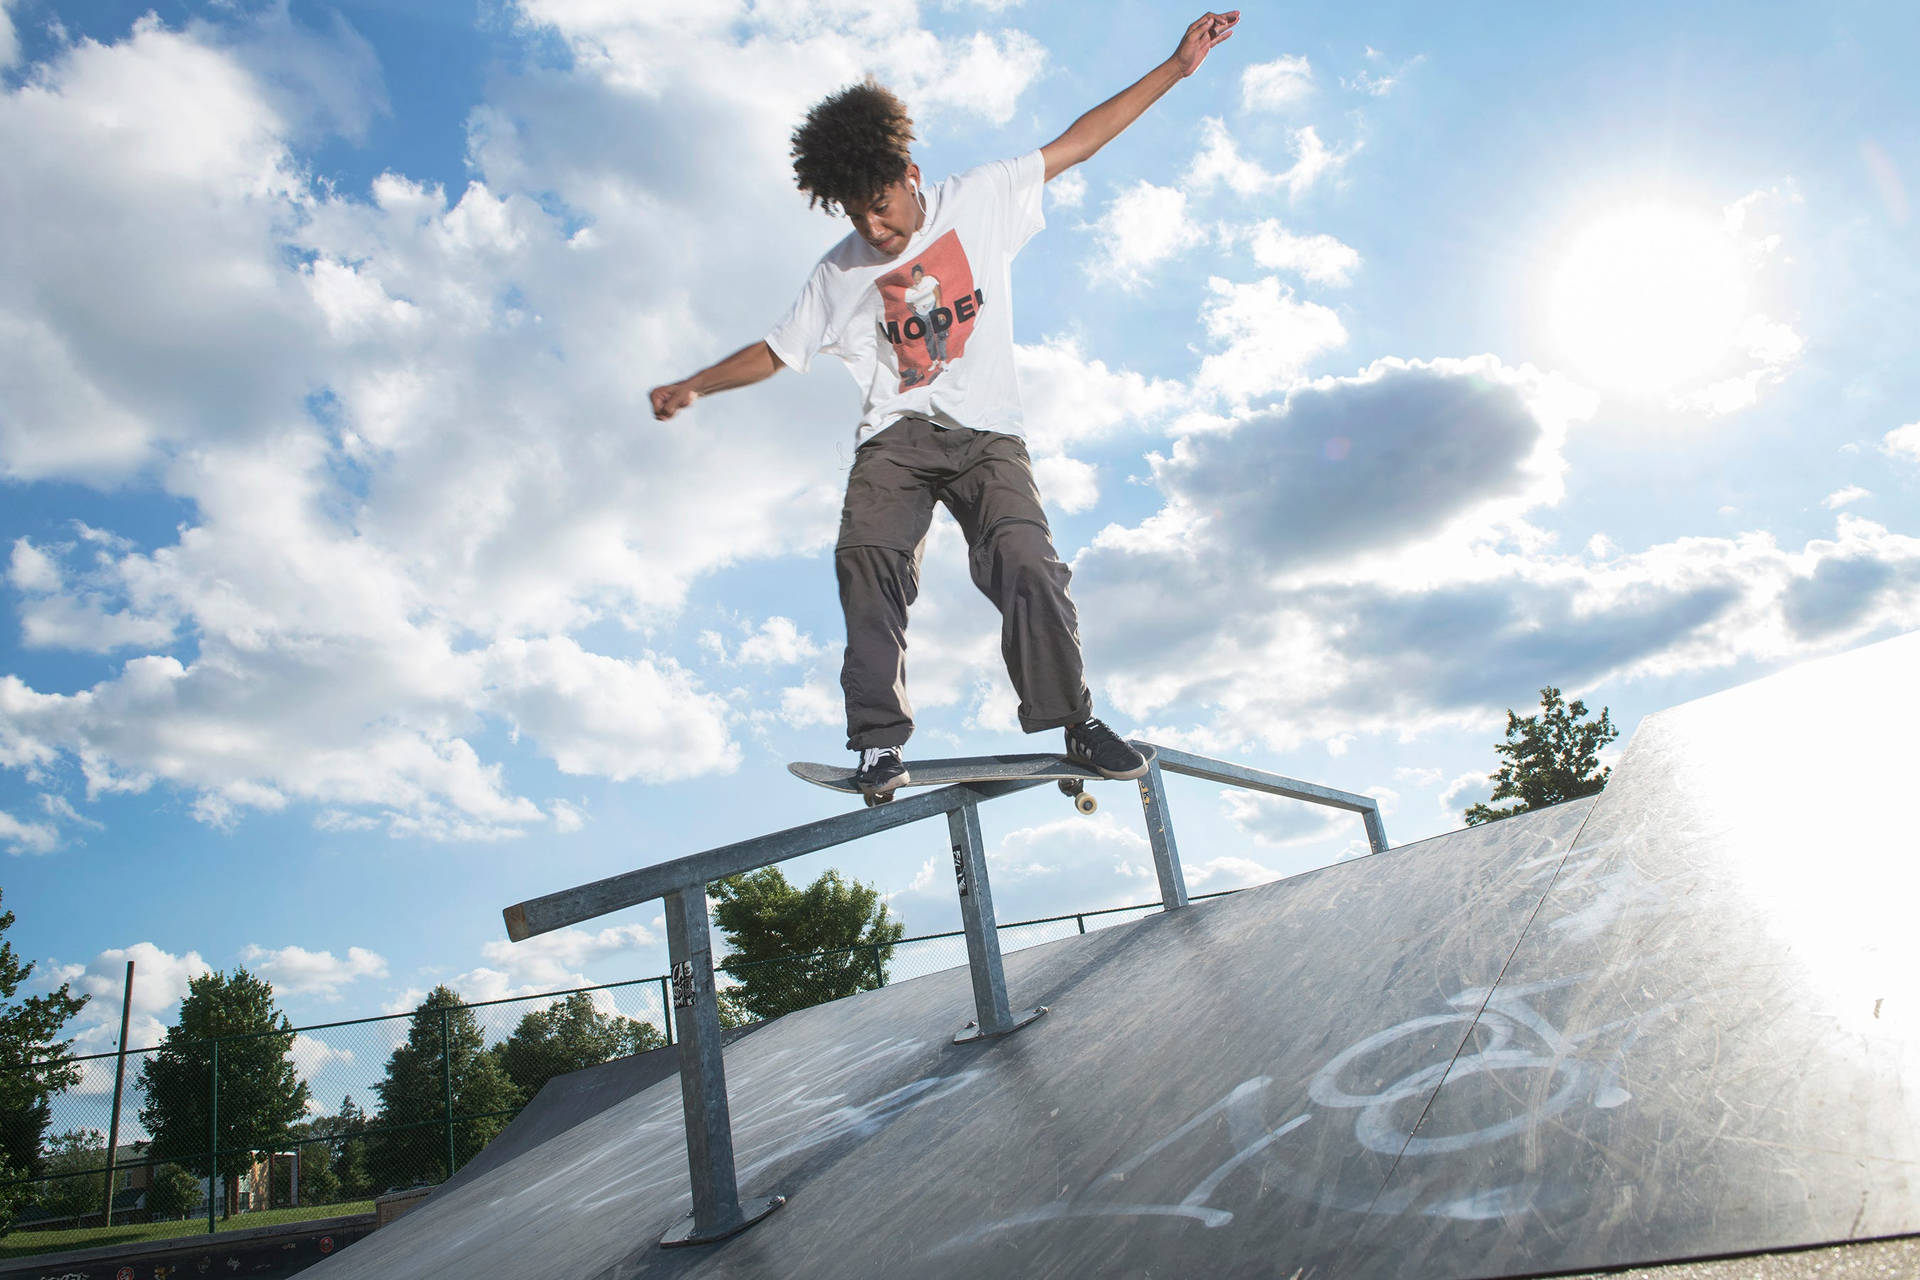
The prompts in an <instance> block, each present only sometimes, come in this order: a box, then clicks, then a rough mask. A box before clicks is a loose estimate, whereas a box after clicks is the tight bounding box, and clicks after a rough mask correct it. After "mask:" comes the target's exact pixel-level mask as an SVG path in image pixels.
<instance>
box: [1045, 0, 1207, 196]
mask: <svg viewBox="0 0 1920 1280" xmlns="http://www.w3.org/2000/svg"><path fill="white" fill-rule="evenodd" d="M1238 21H1240V11H1239V10H1238V9H1234V10H1232V11H1231V12H1228V13H1208V14H1203V15H1201V16H1200V17H1198V18H1196V19H1194V22H1193V25H1192V26H1190V27H1188V28H1187V34H1186V35H1184V36H1182V37H1181V38H1180V47H1179V48H1178V49H1175V50H1174V51H1173V56H1172V57H1171V58H1168V59H1167V60H1166V61H1165V62H1163V63H1161V64H1160V65H1159V66H1157V67H1155V68H1154V69H1153V70H1151V71H1149V72H1147V74H1146V75H1144V76H1141V77H1140V78H1139V79H1138V80H1136V81H1134V82H1133V84H1132V85H1130V86H1128V87H1127V88H1125V89H1122V90H1121V91H1120V92H1119V93H1116V94H1114V95H1113V96H1112V97H1111V98H1108V99H1107V100H1106V101H1105V102H1103V103H1101V104H1100V105H1099V106H1097V107H1095V108H1094V109H1093V110H1091V111H1089V112H1087V114H1085V115H1083V116H1081V117H1080V118H1079V119H1078V120H1075V121H1074V122H1073V123H1072V124H1071V125H1069V126H1068V127H1067V131H1066V132H1065V133H1063V134H1061V135H1060V136H1059V137H1057V138H1055V139H1054V140H1053V141H1052V142H1049V143H1048V144H1047V145H1046V146H1044V147H1042V148H1040V155H1041V158H1042V159H1044V160H1045V161H1046V162H1047V181H1049V182H1051V181H1053V179H1054V178H1056V177H1058V176H1059V175H1060V174H1063V173H1065V172H1066V171H1067V170H1068V169H1071V168H1072V167H1073V166H1074V165H1076V164H1079V163H1080V162H1081V161H1082V160H1085V159H1086V158H1087V157H1088V156H1091V155H1092V154H1093V153H1094V152H1096V151H1098V150H1099V149H1100V148H1102V147H1104V146H1106V145H1107V144H1108V143H1109V142H1112V141H1113V140H1114V139H1115V138H1116V137H1118V136H1119V134H1120V131H1121V130H1122V129H1124V128H1126V127H1127V126H1128V125H1130V124H1132V123H1133V122H1134V121H1135V120H1138V119H1139V118H1140V113H1141V112H1143V111H1145V110H1146V109H1147V108H1148V107H1150V106H1152V105H1153V104H1154V103H1156V102H1158V101H1159V100H1160V95H1161V94H1163V93H1165V92H1166V91H1167V90H1169V89H1171V88H1173V86H1174V85H1175V84H1176V83H1177V82H1179V81H1181V80H1184V79H1186V78H1187V77H1188V76H1190V75H1192V74H1193V73H1194V72H1196V71H1198V70H1199V69H1200V64H1201V63H1202V62H1205V61H1206V60H1207V54H1208V53H1210V52H1211V51H1212V49H1213V47H1214V46H1215V45H1217V44H1219V43H1220V42H1221V41H1223V40H1226V39H1227V38H1228V37H1230V36H1232V35H1233V24H1234V23H1236V22H1238Z"/></svg>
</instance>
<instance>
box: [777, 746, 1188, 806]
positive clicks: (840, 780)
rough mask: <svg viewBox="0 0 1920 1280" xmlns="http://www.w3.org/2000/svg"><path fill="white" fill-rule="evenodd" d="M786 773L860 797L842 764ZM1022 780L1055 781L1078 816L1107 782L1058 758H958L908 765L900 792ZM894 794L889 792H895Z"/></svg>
mask: <svg viewBox="0 0 1920 1280" xmlns="http://www.w3.org/2000/svg"><path fill="white" fill-rule="evenodd" d="M1134 747H1135V749H1136V750H1138V751H1139V752H1140V754H1141V755H1143V756H1145V757H1146V759H1147V762H1148V763H1152V761H1153V748H1152V747H1144V746H1141V745H1140V744H1139V743H1137V742H1136V743H1135V744H1134ZM787 772H789V773H791V774H792V775H793V776H794V777H796V778H800V779H802V780H803V781H806V782H811V783H812V784H813V785H814V786H816V787H825V788H826V789H827V790H829V791H840V792H844V793H846V794H847V795H850V796H857V795H862V794H863V793H862V792H861V790H860V788H859V787H858V786H857V785H855V783H854V781H853V775H854V773H855V770H853V769H849V768H847V767H846V766H845V765H838V764H815V763H813V762H812V761H807V760H802V761H800V762H798V763H796V764H790V765H788V766H787ZM1022 781H1034V782H1045V781H1052V782H1055V783H1057V784H1059V787H1060V790H1061V792H1062V793H1063V794H1065V795H1068V796H1071V797H1072V798H1073V807H1074V808H1076V809H1078V810H1079V811H1080V812H1081V813H1092V812H1093V811H1094V810H1095V809H1096V808H1098V807H1099V805H1098V804H1097V803H1096V802H1095V801H1094V798H1093V797H1092V796H1090V795H1088V794H1087V793H1086V790H1085V787H1086V784H1087V783H1089V782H1108V781H1111V779H1109V778H1107V777H1106V775H1104V774H1102V773H1099V772H1097V771H1095V770H1093V769H1089V768H1087V767H1086V766H1085V765H1082V764H1076V763H1074V762H1073V761H1071V760H1069V759H1067V758H1066V757H1065V756H1062V755H1021V756H959V757H956V758H954V759H951V760H908V761H907V780H906V781H905V782H903V783H901V784H900V787H949V786H953V785H955V784H956V783H962V782H1022ZM899 789H900V788H899V787H896V788H894V790H896V791H897V790H899ZM892 798H893V792H891V791H889V792H883V793H881V794H880V795H877V796H866V801H867V803H868V804H869V805H876V804H885V803H886V802H887V801H889V800H891V799H892Z"/></svg>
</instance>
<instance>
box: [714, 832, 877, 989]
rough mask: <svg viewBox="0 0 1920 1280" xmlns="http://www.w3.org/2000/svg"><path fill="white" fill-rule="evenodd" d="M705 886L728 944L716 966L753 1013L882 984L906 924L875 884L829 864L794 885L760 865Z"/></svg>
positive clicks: (776, 870) (774, 868) (777, 871)
mask: <svg viewBox="0 0 1920 1280" xmlns="http://www.w3.org/2000/svg"><path fill="white" fill-rule="evenodd" d="M710 891H711V893H712V894H713V897H714V899H715V901H716V905H715V907H714V920H715V922H716V923H718V924H719V926H720V928H721V930H722V931H724V932H725V934H726V936H727V945H728V946H729V947H731V948H732V950H731V951H729V952H728V953H727V955H726V956H725V957H723V958H722V960H721V962H720V967H721V968H723V969H725V970H726V971H727V973H728V974H729V975H730V976H732V977H733V979H734V980H735V981H736V982H737V983H738V984H739V985H737V986H735V987H733V988H731V989H730V991H729V992H728V994H729V995H730V996H732V998H733V999H734V1000H735V1001H737V1002H738V1004H739V1005H740V1006H741V1007H742V1008H744V1009H746V1010H747V1011H748V1012H750V1013H752V1014H753V1015H754V1016H755V1017H760V1018H777V1017H779V1016H780V1015H781V1014H783V1013H791V1012H792V1011H793V1010H795V1009H804V1008H806V1007H807V1006H808V1005H814V1004H820V1003H822V1002H823V1001H827V1000H838V999H840V998H841V997H842V996H850V995H852V994H853V993H854V992H856V991H870V990H872V989H873V988H875V987H878V986H880V985H882V983H883V982H884V981H885V976H886V962H887V960H888V959H889V958H890V957H891V956H892V955H893V944H894V943H896V942H898V941H899V940H900V937H901V935H902V934H904V933H905V932H906V926H905V925H903V924H901V923H900V922H899V921H897V920H892V919H889V918H888V911H887V904H886V903H884V902H882V901H881V900H880V894H879V891H878V890H876V889H874V888H873V887H872V886H870V885H864V884H861V883H860V882H859V881H858V880H852V881H849V880H845V879H843V878H842V877H841V875H840V873H839V872H838V871H834V870H829V871H827V872H826V873H825V874H823V875H822V876H821V877H820V878H819V879H818V880H815V881H814V882H813V883H812V884H810V885H808V886H807V887H806V888H805V889H795V888H794V887H793V886H792V885H790V884H788V883H787V878H786V876H784V875H782V874H781V873H780V868H778V867H764V868H762V869H761V870H759V871H750V872H748V873H747V874H745V875H740V876H730V877H728V878H727V879H725V880H721V881H718V882H716V883H715V884H713V885H712V886H711V887H710ZM820 952H832V953H833V954H829V955H821V954H818V953H820ZM769 962H776V963H769Z"/></svg>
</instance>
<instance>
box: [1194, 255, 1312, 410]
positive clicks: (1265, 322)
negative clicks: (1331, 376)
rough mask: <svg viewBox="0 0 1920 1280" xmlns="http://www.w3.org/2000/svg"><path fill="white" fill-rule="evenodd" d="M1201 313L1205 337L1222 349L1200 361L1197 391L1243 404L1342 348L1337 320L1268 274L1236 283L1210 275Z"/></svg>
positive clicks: (1280, 386) (1285, 383)
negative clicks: (1299, 298)
mask: <svg viewBox="0 0 1920 1280" xmlns="http://www.w3.org/2000/svg"><path fill="white" fill-rule="evenodd" d="M1207 288H1208V290H1209V292H1210V293H1211V294H1212V297H1211V298H1210V299H1209V300H1208V302H1207V304H1206V306H1205V307H1204V308H1203V309H1202V311H1201V320H1202V322H1203V324H1204V325H1205V327H1206V330H1207V334H1208V336H1210V337H1211V338H1213V339H1214V341H1215V342H1216V343H1220V344H1223V345H1224V349H1223V350H1221V351H1217V352H1215V353H1213V354H1212V355H1209V356H1207V357H1206V358H1205V359H1203V360H1202V361H1201V362H1200V372H1199V374H1198V376H1197V377H1196V378H1195V379H1194V386H1195V388H1196V389H1198V390H1200V391H1203V392H1208V393H1212V394H1215V395H1221V396H1225V397H1227V398H1228V399H1230V400H1235V401H1243V400H1246V399H1248V398H1249V397H1252V396H1257V395H1262V394H1266V393H1269V392H1274V391H1281V390H1284V389H1285V388H1287V387H1288V386H1290V385H1291V384H1292V383H1293V382H1294V380H1295V379H1297V378H1299V377H1300V376H1301V374H1303V373H1304V372H1305V371H1306V369H1307V368H1308V366H1309V365H1310V364H1311V363H1312V362H1313V360H1314V359H1315V358H1316V357H1318V356H1320V355H1321V354H1322V353H1324V352H1327V351H1331V350H1334V349H1335V348H1338V347H1341V346H1344V345H1345V344H1346V341H1347V331H1346V327H1345V326H1344V325H1342V324H1341V323H1340V317H1339V316H1337V315H1335V314H1334V313H1333V312H1332V311H1331V310H1329V309H1327V308H1326V307H1323V306H1321V305H1320V304H1319V303H1316V302H1301V301H1299V300H1298V299H1296V298H1295V297H1294V296H1293V290H1291V289H1289V288H1287V287H1286V286H1285V285H1283V284H1281V283H1280V281H1279V280H1278V279H1276V278H1275V277H1273V276H1267V277H1264V278H1263V279H1260V280H1256V281H1253V282H1251V283H1249V284H1235V283H1233V282H1232V281H1230V280H1224V279H1222V278H1220V277H1219V276H1214V277H1212V278H1211V279H1209V280H1208V281H1207Z"/></svg>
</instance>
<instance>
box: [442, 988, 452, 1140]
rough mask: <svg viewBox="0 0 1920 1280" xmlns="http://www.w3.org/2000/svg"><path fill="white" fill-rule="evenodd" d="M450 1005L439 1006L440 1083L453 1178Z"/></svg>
mask: <svg viewBox="0 0 1920 1280" xmlns="http://www.w3.org/2000/svg"><path fill="white" fill-rule="evenodd" d="M452 1009H453V1006H452V1005H445V1004H443V1005H441V1006H440V1083H441V1087H442V1089H443V1090H444V1092H445V1094H446V1107H447V1177H449V1178H451V1177H452V1176H453V1037H452V1034H451V1033H450V1032H449V1031H448V1029H447V1015H448V1014H449V1013H450V1012H452Z"/></svg>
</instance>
